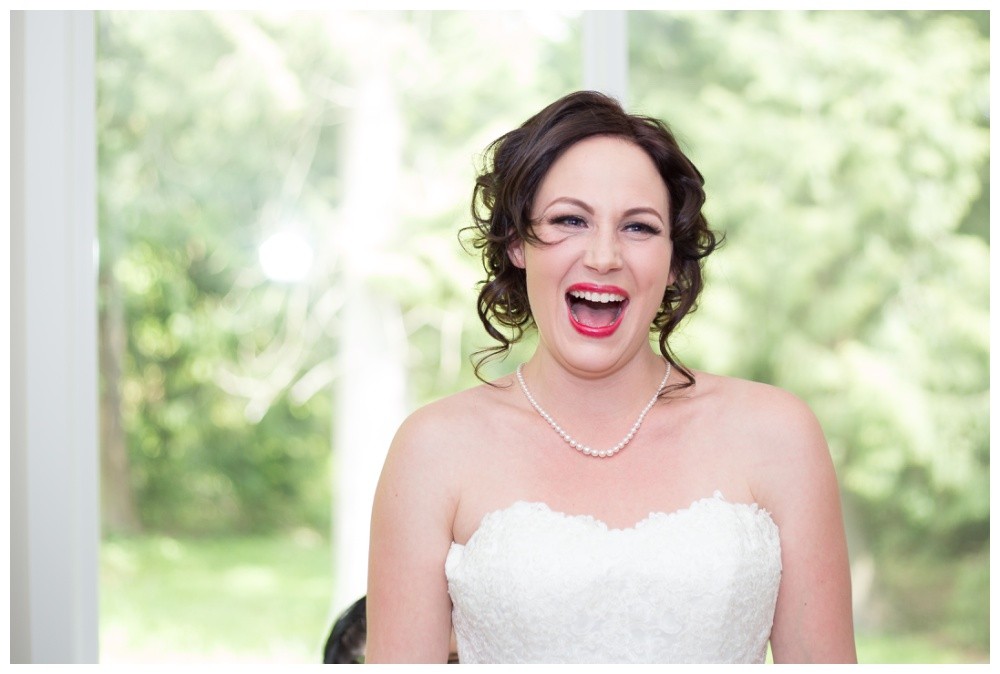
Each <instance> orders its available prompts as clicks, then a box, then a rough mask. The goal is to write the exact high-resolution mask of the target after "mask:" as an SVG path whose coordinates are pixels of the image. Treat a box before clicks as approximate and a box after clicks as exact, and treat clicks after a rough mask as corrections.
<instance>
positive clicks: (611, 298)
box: [569, 290, 625, 303]
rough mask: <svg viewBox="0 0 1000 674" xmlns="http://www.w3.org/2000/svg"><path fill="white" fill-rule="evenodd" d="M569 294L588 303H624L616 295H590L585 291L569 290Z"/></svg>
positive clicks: (623, 298) (621, 297)
mask: <svg viewBox="0 0 1000 674" xmlns="http://www.w3.org/2000/svg"><path fill="white" fill-rule="evenodd" d="M569 294H570V295H571V296H573V297H577V298H579V299H581V300H587V301H588V302H602V303H604V302H624V301H625V297H624V296H623V295H619V294H617V293H591V292H587V291H586V290H570V291H569Z"/></svg>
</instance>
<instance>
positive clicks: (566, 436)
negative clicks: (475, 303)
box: [516, 362, 671, 459]
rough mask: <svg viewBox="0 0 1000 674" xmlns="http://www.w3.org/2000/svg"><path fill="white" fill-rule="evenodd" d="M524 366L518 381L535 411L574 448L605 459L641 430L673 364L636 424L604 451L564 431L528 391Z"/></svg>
mask: <svg viewBox="0 0 1000 674" xmlns="http://www.w3.org/2000/svg"><path fill="white" fill-rule="evenodd" d="M523 367H524V363H521V364H520V365H518V366H517V371H516V375H517V382H518V384H520V385H521V390H522V391H523V392H524V397H525V398H527V399H528V402H529V403H531V406H532V407H533V408H535V411H536V412H538V414H539V416H541V417H542V419H544V420H545V422H546V423H548V425H549V426H551V427H552V430H554V431H555V432H556V433H557V434H558V435H559V436H560V437H561V438H562V439H563V440H565V441H566V443H567V444H568V445H569V446H570V447H572V448H573V449H575V450H577V451H579V452H580V453H581V454H583V455H585V456H594V457H597V458H601V459H605V458H607V457H609V456H614V455H615V454H617V453H618V452H620V451H621V450H622V449H624V448H625V445H627V444H628V443H629V442H631V441H632V438H633V437H634V436H635V434H636V433H638V432H639V427H640V426H641V425H642V421H643V419H645V418H646V414H648V413H649V411H650V410H651V409H653V405H655V404H656V400H657V399H658V398H659V397H660V392H661V391H662V390H663V387H664V386H666V385H667V380H668V379H669V378H670V367H671V366H670V363H669V362H668V363H667V372H666V374H664V375H663V380H662V381H661V382H660V385H659V386H658V387H657V389H656V393H654V394H653V397H652V398H650V400H649V402H648V403H647V404H646V406H645V407H644V408H643V410H642V412H641V413H640V414H639V418H638V419H636V420H635V423H634V424H632V428H631V429H629V432H628V434H627V435H626V436H625V437H624V438H623V439H622V440H621V442H619V443H618V444H617V445H615V446H614V447H613V448H611V449H607V450H603V451H598V450H595V449H591V448H590V447H588V446H587V445H585V444H583V443H582V442H578V441H577V440H575V439H574V438H573V437H572V436H570V434H569V433H567V432H566V431H564V430H563V429H562V427H561V426H560V425H559V424H557V423H556V422H555V420H554V419H553V418H552V417H551V416H550V415H549V414H548V412H546V411H545V410H543V409H542V406H541V405H539V404H538V402H537V401H536V400H535V398H534V397H533V396H532V395H531V392H530V391H528V385H527V384H525V383H524V375H523V374H521V369H522V368H523Z"/></svg>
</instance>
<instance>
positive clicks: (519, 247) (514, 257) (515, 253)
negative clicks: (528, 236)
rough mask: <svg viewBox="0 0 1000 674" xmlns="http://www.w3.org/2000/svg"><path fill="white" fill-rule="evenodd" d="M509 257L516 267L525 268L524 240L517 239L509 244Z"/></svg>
mask: <svg viewBox="0 0 1000 674" xmlns="http://www.w3.org/2000/svg"><path fill="white" fill-rule="evenodd" d="M507 257H509V258H510V261H511V262H513V263H514V266H515V267H518V268H519V269H524V241H522V240H521V239H516V240H515V241H514V242H513V243H511V244H510V245H509V246H507Z"/></svg>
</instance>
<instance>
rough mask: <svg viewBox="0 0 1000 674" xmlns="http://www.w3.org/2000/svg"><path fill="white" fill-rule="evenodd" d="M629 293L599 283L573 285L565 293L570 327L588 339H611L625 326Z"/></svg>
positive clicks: (616, 287)
mask: <svg viewBox="0 0 1000 674" xmlns="http://www.w3.org/2000/svg"><path fill="white" fill-rule="evenodd" d="M628 302H629V299H628V293H627V292H625V290H623V289H622V288H619V287H618V286H612V285H603V284H597V283H574V284H573V285H571V286H570V287H569V288H568V289H567V290H566V309H567V314H568V316H569V322H570V325H572V326H573V329H575V330H576V331H577V332H579V333H580V334H581V335H584V336H585V337H596V338H601V337H610V336H611V335H613V334H614V333H615V331H616V330H617V329H618V327H619V326H620V325H621V324H622V319H623V318H624V316H625V308H626V307H627V306H628Z"/></svg>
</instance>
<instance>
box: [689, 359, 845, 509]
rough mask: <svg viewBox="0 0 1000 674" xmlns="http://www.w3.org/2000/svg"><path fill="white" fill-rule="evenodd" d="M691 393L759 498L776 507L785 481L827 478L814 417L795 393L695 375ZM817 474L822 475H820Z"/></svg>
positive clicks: (703, 421) (823, 449) (823, 441)
mask: <svg viewBox="0 0 1000 674" xmlns="http://www.w3.org/2000/svg"><path fill="white" fill-rule="evenodd" d="M696 377H697V384H696V389H695V393H694V394H693V397H694V398H695V399H697V398H703V402H702V404H701V406H700V409H701V412H700V413H699V420H700V423H701V424H702V426H703V427H705V428H708V429H710V430H708V431H706V432H709V433H713V434H717V435H716V437H714V438H713V439H714V440H716V441H717V442H719V443H720V444H721V445H722V446H726V447H730V448H733V450H734V451H738V452H739V455H738V456H734V457H733V458H734V459H736V460H738V461H739V462H740V464H741V465H742V466H744V469H745V471H746V473H745V474H746V476H747V480H748V483H749V485H750V488H751V491H753V493H754V494H755V495H756V496H757V498H758V500H759V502H761V503H762V504H766V505H771V506H774V507H776V508H777V507H780V506H779V501H783V500H784V496H785V495H787V494H788V493H790V492H789V486H790V485H791V484H809V483H810V482H813V481H814V480H816V479H824V480H829V479H830V478H831V477H832V474H833V466H832V462H831V458H830V451H829V448H828V446H827V443H826V438H825V437H824V435H823V429H822V427H821V426H820V423H819V420H818V419H817V417H816V415H815V414H814V413H813V411H812V410H811V409H810V408H809V406H808V405H807V404H806V403H805V402H804V401H803V400H802V399H801V398H799V397H798V396H796V395H794V394H793V393H790V392H789V391H786V390H784V389H781V388H778V387H776V386H771V385H769V384H762V383H759V382H754V381H748V380H745V379H737V378H734V377H722V376H718V375H711V374H706V373H697V374H696ZM821 476H822V477H821Z"/></svg>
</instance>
